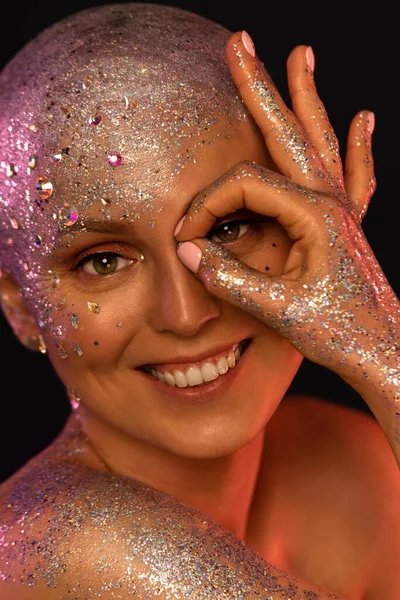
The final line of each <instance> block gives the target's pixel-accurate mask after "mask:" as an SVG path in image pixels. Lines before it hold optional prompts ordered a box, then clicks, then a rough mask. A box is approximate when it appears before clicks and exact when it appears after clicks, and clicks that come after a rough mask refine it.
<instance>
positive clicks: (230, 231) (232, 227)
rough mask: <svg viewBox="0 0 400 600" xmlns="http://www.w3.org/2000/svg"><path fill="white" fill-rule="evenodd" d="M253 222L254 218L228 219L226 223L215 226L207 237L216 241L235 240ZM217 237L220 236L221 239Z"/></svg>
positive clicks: (245, 231)
mask: <svg viewBox="0 0 400 600" xmlns="http://www.w3.org/2000/svg"><path fill="white" fill-rule="evenodd" d="M253 223H255V221H254V219H241V220H239V219H238V220H236V221H227V222H226V223H222V224H221V225H219V226H218V227H215V229H212V230H211V232H210V233H209V235H208V236H207V237H210V239H211V240H212V241H214V242H223V243H227V242H234V241H235V240H238V239H239V238H241V237H242V236H243V235H244V234H245V233H247V231H248V230H249V229H250V227H251V225H252V224H253ZM216 237H219V238H220V239H219V240H217V239H214V238H216Z"/></svg>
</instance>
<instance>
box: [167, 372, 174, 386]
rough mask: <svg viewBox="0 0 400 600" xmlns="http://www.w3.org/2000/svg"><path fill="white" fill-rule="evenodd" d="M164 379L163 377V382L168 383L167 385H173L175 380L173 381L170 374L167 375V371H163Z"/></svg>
mask: <svg viewBox="0 0 400 600" xmlns="http://www.w3.org/2000/svg"><path fill="white" fill-rule="evenodd" d="M164 377H165V382H166V383H168V385H175V379H174V376H173V375H171V373H168V371H165V373H164Z"/></svg>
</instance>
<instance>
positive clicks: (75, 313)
mask: <svg viewBox="0 0 400 600" xmlns="http://www.w3.org/2000/svg"><path fill="white" fill-rule="evenodd" d="M225 50H226V61H225V56H224V52H225ZM313 68H314V56H313V53H312V50H311V49H310V48H307V47H305V46H298V47H297V48H295V49H294V50H293V52H292V53H291V55H290V57H289V60H288V81H289V87H290V93H291V98H292V102H293V109H294V112H291V111H289V110H288V109H287V108H286V107H285V105H284V104H283V101H282V100H281V98H280V96H279V94H278V92H277V90H276V89H275V87H274V85H273V83H272V81H271V80H270V78H269V76H268V74H267V73H266V72H265V70H264V69H263V67H262V65H261V64H260V63H259V61H258V59H257V57H256V55H255V51H254V47H253V45H252V42H251V39H250V38H249V36H248V34H247V33H245V32H239V33H236V34H233V35H230V33H229V32H227V31H226V30H225V29H223V28H222V27H220V26H219V25H217V24H215V23H212V22H210V21H208V20H206V19H204V18H202V17H198V16H196V15H193V14H191V13H188V12H185V11H181V10H178V9H176V8H170V7H161V6H158V5H150V4H149V5H146V4H124V5H107V6H103V7H98V8H91V9H89V10H85V11H82V12H79V13H77V14H75V15H73V16H71V17H70V18H68V19H66V20H63V21H61V22H59V23H58V24H56V25H54V26H52V27H50V28H49V29H47V30H45V31H44V32H43V33H41V34H40V35H39V36H38V37H37V38H36V39H35V40H33V41H32V42H31V43H30V44H28V46H27V47H25V48H24V49H23V50H21V51H20V52H19V53H18V55H17V56H16V57H15V59H13V60H12V61H11V62H10V63H9V65H8V66H7V67H6V68H5V69H4V71H3V73H2V75H1V89H2V99H1V115H2V116H1V146H2V152H3V158H2V161H3V162H2V163H1V165H2V174H3V179H2V200H1V239H2V244H1V251H0V252H1V254H0V261H1V267H2V273H3V276H2V278H1V297H2V306H3V310H4V313H5V315H6V317H7V319H8V321H9V323H10V325H11V326H12V328H13V331H14V332H15V334H16V336H17V337H18V338H19V339H20V340H21V341H22V343H24V344H26V345H28V346H29V347H32V348H36V349H37V350H39V351H41V352H43V353H45V352H47V354H48V356H49V359H50V361H51V364H52V365H53V367H54V369H55V371H56V373H57V374H58V376H59V378H60V380H61V381H62V383H63V384H64V385H65V387H66V390H67V392H68V396H69V398H70V401H71V406H72V409H73V410H72V411H71V416H70V418H69V419H68V421H67V423H66V425H65V427H64V429H63V431H62V432H61V433H60V435H59V436H58V437H57V439H56V440H55V441H54V442H53V443H52V444H50V445H49V446H48V447H47V448H46V449H45V450H44V451H42V452H40V453H39V454H38V455H37V456H35V457H34V458H33V459H31V460H30V461H29V462H28V463H27V464H26V465H25V466H24V467H22V468H21V469H20V470H19V471H18V472H17V473H15V474H14V475H13V476H12V477H10V478H9V479H8V480H7V481H6V482H5V483H4V484H3V485H2V487H1V515H2V516H1V522H2V538H1V546H0V548H1V549H0V565H1V571H0V572H1V578H0V591H1V594H0V595H1V597H2V598H5V600H14V599H15V598H18V599H19V600H23V599H25V598H26V599H27V600H31V599H33V600H35V599H36V598H40V599H41V600H47V599H53V598H77V599H83V598H97V597H99V598H121V599H125V598H130V597H134V596H135V597H137V598H152V597H156V596H157V597H161V598H196V599H197V598H198V599H202V598H228V597H229V598H267V597H268V598H274V599H275V598H289V597H290V598H292V599H296V600H297V599H299V598H351V599H368V600H374V599H378V598H379V599H380V598H385V599H388V600H392V599H393V600H394V599H395V598H396V597H397V596H398V593H399V591H400V579H399V575H398V573H397V570H396V563H397V561H398V556H399V545H400V542H399V537H400V521H399V516H398V510H397V506H398V499H399V496H400V484H399V478H398V465H399V464H400V456H399V445H398V441H399V440H398V437H396V433H397V429H396V427H397V420H396V417H397V413H398V411H397V408H396V407H397V404H396V402H397V400H398V392H399V390H398V380H397V378H398V376H399V364H398V351H397V348H398V339H399V336H398V333H399V331H398V328H399V327H398V314H399V302H398V299H397V298H396V296H395V294H394V292H393V290H392V289H391V287H390V285H389V284H388V282H387V281H386V279H385V277H384V275H383V272H382V270H381V269H380V267H379V265H378V263H377V261H376V259H375V257H374V255H373V253H372V251H371V249H370V248H369V245H368V243H367V241H366V239H365V237H364V235H363V233H362V230H361V227H360V221H361V218H362V216H363V215H364V214H365V211H366V209H367V205H368V202H369V199H370V197H371V195H372V193H373V190H374V177H373V166H372V156H371V145H370V141H371V133H372V129H373V115H372V114H370V113H368V112H366V111H363V112H361V113H359V114H358V115H357V116H356V117H355V119H354V121H353V122H352V124H351V126H350V131H349V144H348V152H347V157H346V165H345V172H346V175H345V177H344V178H343V174H342V166H341V163H340V158H339V154H338V149H337V142H336V138H335V135H334V133H333V131H332V129H331V127H330V125H329V122H328V120H327V117H326V114H325V112H324V108H323V105H322V104H321V102H320V100H319V99H318V96H317V93H316V91H315V87H314V83H313ZM185 215H187V216H186V218H185V219H183V217H184V216H185ZM205 236H206V237H205ZM177 242H178V243H177ZM304 356H306V357H308V358H309V359H311V360H312V361H314V362H316V363H318V364H320V365H323V366H325V367H327V368H328V369H331V370H332V371H334V372H336V373H337V374H339V375H340V376H341V377H342V378H343V379H344V380H345V381H346V382H348V383H349V385H351V386H352V387H353V388H354V389H355V390H356V391H357V392H358V393H359V394H360V395H361V397H362V398H363V399H364V400H365V402H366V403H367V405H368V406H369V407H370V408H371V410H372V411H373V413H374V415H375V416H376V421H375V420H373V419H371V418H369V417H368V416H367V415H364V414H360V413H359V412H355V411H352V410H351V409H347V408H345V407H339V406H334V405H329V404H325V403H322V402H319V401H318V400H317V399H312V398H301V397H300V398H298V397H292V398H290V397H286V398H285V402H282V400H283V398H284V397H285V392H286V390H287V388H288V387H289V385H290V382H291V381H292V379H293V377H294V375H295V374H296V371H297V370H298V368H299V366H300V364H301V362H302V359H303V357H304Z"/></svg>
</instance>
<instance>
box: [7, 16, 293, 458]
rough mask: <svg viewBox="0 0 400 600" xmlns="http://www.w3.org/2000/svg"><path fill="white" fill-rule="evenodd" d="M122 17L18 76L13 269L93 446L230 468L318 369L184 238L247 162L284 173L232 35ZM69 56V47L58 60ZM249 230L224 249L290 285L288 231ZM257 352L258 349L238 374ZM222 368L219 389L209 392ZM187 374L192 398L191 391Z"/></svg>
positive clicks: (226, 239) (199, 23) (65, 41)
mask: <svg viewBox="0 0 400 600" xmlns="http://www.w3.org/2000/svg"><path fill="white" fill-rule="evenodd" d="M121 6H122V8H121V7H119V8H118V10H117V12H115V10H116V9H115V8H113V7H112V6H111V7H103V8H102V9H92V18H91V21H90V22H91V28H90V30H87V29H85V25H84V24H85V22H86V18H87V17H85V16H84V14H85V13H86V12H87V11H83V13H81V16H80V17H72V18H71V19H70V20H69V21H67V22H66V24H64V25H62V26H61V25H60V26H56V27H55V28H54V29H53V30H51V31H50V32H45V34H42V35H43V37H42V38H41V39H40V42H35V41H34V43H33V44H34V46H33V50H35V44H36V50H35V51H36V55H37V56H41V57H42V58H41V59H40V60H38V61H37V63H36V62H35V64H34V65H33V66H32V73H31V74H30V75H29V74H27V73H25V74H24V72H23V69H22V70H21V65H24V56H23V55H22V58H21V57H20V58H19V59H17V61H16V63H15V64H14V66H11V67H9V69H8V71H6V72H5V74H4V75H3V79H5V82H6V83H7V82H8V87H7V85H6V86H5V87H6V88H7V89H9V88H10V89H11V83H10V82H11V80H13V81H15V78H16V75H18V77H19V80H20V81H21V82H22V80H24V81H27V82H28V83H27V85H28V86H29V85H30V86H31V87H30V88H29V94H30V96H29V95H27V91H26V89H25V93H24V94H21V98H23V100H22V101H21V102H20V103H19V105H18V109H17V108H16V109H15V110H14V112H13V114H12V115H11V116H10V117H9V118H8V120H7V116H6V118H5V119H4V122H3V124H2V131H3V133H2V141H3V148H5V149H6V151H7V152H8V156H7V159H6V157H5V158H4V160H3V161H2V170H3V176H4V181H5V184H4V185H3V188H2V209H1V210H2V212H1V215H2V216H1V219H2V236H3V239H4V240H5V242H6V243H5V244H4V245H3V248H2V251H1V254H0V257H1V260H2V263H3V268H4V269H5V270H6V271H9V272H11V273H12V274H13V276H14V278H15V280H16V281H17V282H18V285H19V287H20V288H21V290H22V294H23V297H24V298H25V302H26V306H28V307H29V310H30V311H31V313H32V314H33V316H34V318H35V320H36V322H37V323H38V324H39V327H40V331H41V333H42V334H43V336H44V338H45V340H46V343H47V346H48V354H49V357H50V360H51V362H52V364H53V366H54V368H55V370H56V372H57V373H58V375H59V376H60V378H61V380H62V381H63V383H64V384H65V385H66V386H67V389H68V392H69V395H70V398H71V401H72V402H73V405H74V406H75V407H77V406H78V403H77V400H78V399H79V400H80V406H79V411H80V413H81V418H82V420H83V421H84V422H85V423H86V429H87V430H88V431H90V427H91V426H93V423H96V422H101V423H102V424H103V427H106V429H107V428H108V429H109V430H110V431H111V430H112V431H114V432H115V431H116V432H117V435H120V436H121V438H123V437H125V438H127V439H129V440H135V441H136V442H137V443H138V444H144V445H149V446H151V447H156V448H159V449H163V450H167V451H169V452H172V453H174V454H178V455H182V456H192V457H205V456H219V455H220V456H221V455H225V454H228V453H230V452H232V451H234V450H235V449H237V448H240V447H242V446H243V445H245V444H247V443H248V442H249V441H250V440H251V439H252V438H253V437H254V436H255V435H256V434H257V433H258V432H259V431H260V429H261V428H262V427H263V425H265V423H266V422H267V421H268V419H269V418H270V417H271V415H272V414H273V412H274V410H275V409H276V407H277V406H278V404H279V402H280V400H281V399H282V397H283V395H284V393H285V391H286V389H287V388H288V386H289V385H290V383H291V381H292V379H293V377H294V375H295V373H296V371H297V369H298V367H299V365H300V363H301V360H302V357H301V355H300V354H299V353H298V352H297V351H296V350H295V349H294V348H293V347H292V346H291V345H290V344H289V342H287V341H286V340H285V339H284V338H282V337H280V336H279V335H278V334H277V333H275V331H273V330H272V329H269V328H267V327H265V326H264V325H263V324H262V323H260V322H259V321H258V320H257V319H256V318H254V317H252V316H250V315H248V314H247V313H245V312H244V311H242V310H241V309H240V308H238V307H236V306H233V305H231V304H229V303H227V302H224V301H221V300H219V299H217V298H215V297H213V296H212V295H210V294H209V293H208V292H207V291H206V290H205V289H204V287H203V286H202V284H201V283H200V282H199V281H198V280H197V279H196V277H195V276H194V275H193V274H192V273H191V272H189V271H188V270H187V269H186V268H185V267H184V266H183V265H182V263H181V262H180V260H179V259H178V257H177V255H176V247H177V244H176V241H175V239H174V237H173V231H174V229H175V226H176V224H177V222H178V220H179V219H180V218H181V217H182V215H183V214H184V213H185V212H186V210H187V208H188V206H189V204H190V202H191V201H192V200H193V198H194V196H195V195H196V194H197V193H198V192H200V191H201V190H202V189H204V188H205V187H206V186H208V185H210V184H211V183H212V182H214V181H215V180H216V179H218V177H220V176H222V175H223V174H224V173H225V172H226V171H227V170H228V169H229V168H230V167H232V166H233V165H234V164H236V163H237V162H239V161H241V160H250V161H255V162H257V163H259V164H263V165H265V166H271V164H270V161H269V157H268V154H267V152H266V149H265V146H264V143H263V141H262V138H261V136H260V134H259V132H258V130H257V129H256V128H255V127H254V124H253V122H252V120H251V118H250V117H249V115H248V114H247V112H246V110H245V109H244V107H243V104H242V102H241V100H240V98H239V97H238V95H237V92H236V90H235V88H234V87H233V84H232V83H231V81H230V78H229V73H227V72H226V67H225V64H224V59H223V47H224V41H225V40H226V37H227V33H228V32H226V31H225V30H223V29H222V28H220V27H219V26H217V25H215V24H211V23H210V22H208V21H205V20H204V19H202V18H200V17H196V16H194V15H190V14H189V13H183V11H178V10H177V9H169V8H168V7H162V9H160V7H158V9H157V7H151V6H150V5H149V7H147V8H143V6H142V8H140V7H139V6H138V5H137V6H136V7H135V6H134V5H133V8H132V6H131V5H121ZM157 10H161V12H162V13H163V15H161V14H158V13H157ZM118 11H119V12H118ZM129 11H137V12H134V13H132V12H129ZM146 11H147V12H146ZM149 11H150V12H149ZM169 11H171V12H169ZM132 14H135V17H136V21H133V19H132V18H127V15H128V16H129V15H132ZM93 15H94V17H93ZM154 15H155V16H154ZM177 16H179V19H177ZM166 17H168V18H169V19H170V23H169V27H166V21H165V19H166ZM96 19H97V21H96ZM74 23H75V26H74V27H72V26H73V25H74ZM96 23H97V25H96ZM76 24H78V27H76ZM79 25H80V27H81V30H80V29H79ZM60 27H61V29H60ZM96 27H97V28H96ZM146 27H147V29H146ZM174 28H175V29H174ZM113 29H114V34H115V35H112V30H113ZM207 30H210V31H208V36H207V38H206V37H205V34H206V32H207ZM162 32H164V35H163V34H162ZM165 32H167V34H166V35H165ZM189 34H190V38H189V37H188V36H189ZM210 34H212V35H211V37H210ZM73 36H75V37H73ZM76 36H78V37H76ZM79 36H80V38H79ZM188 39H190V44H189V46H188V44H187V41H188ZM204 39H211V40H213V41H212V42H211V43H210V46H209V47H207V46H205V45H204ZM106 40H108V42H107V43H106ZM109 40H111V42H110V41H109ZM51 41H52V42H54V43H56V44H59V46H58V47H56V48H54V47H53V45H51V46H50V47H51V48H53V50H52V52H53V55H52V57H50V58H49V57H47V55H46V54H45V53H44V48H46V47H49V42H51ZM107 44H108V45H107ZM213 44H214V47H213ZM127 48H128V49H127ZM148 48H152V49H153V51H152V53H151V56H150V60H149V56H148V54H146V53H147V51H148ZM25 52H26V53H28V52H29V55H30V56H31V55H32V50H29V49H28V50H26V51H25ZM166 55H167V59H166V58H165V56H166ZM26 56H27V54H26ZM33 56H35V53H34V52H33ZM35 60H36V59H35ZM39 66H40V69H39ZM24 68H25V67H24ZM28 70H29V69H28ZM39 72H40V73H41V74H40V76H39ZM35 73H36V76H35ZM193 73H194V76H193ZM38 78H39V81H38ZM33 80H35V85H33V83H32V82H33ZM29 82H30V83H29ZM13 85H14V88H13V89H14V100H15V98H16V96H15V89H17V90H18V87H15V85H16V84H15V83H14V84H13ZM20 86H22V83H21V84H20ZM9 100H10V99H8V104H10V102H9ZM248 218H251V219H252V222H250V223H249V222H248V221H247V219H248ZM238 219H242V220H243V219H246V222H245V223H239V224H236V225H235V224H232V223H231V224H230V226H226V225H225V226H224V225H223V224H221V223H218V222H217V223H216V224H215V227H214V228H213V230H212V231H211V232H210V234H209V235H210V238H211V239H213V240H214V241H216V242H218V243H224V244H226V245H227V247H228V248H230V249H231V250H232V251H233V252H234V253H235V254H236V255H237V256H238V258H239V259H241V260H243V261H245V262H246V263H248V264H249V265H251V266H253V267H255V268H257V269H259V270H260V271H263V272H268V273H269V274H271V275H272V274H273V275H277V274H279V273H280V272H281V271H282V268H283V264H284V262H285V259H286V257H287V254H288V252H289V249H290V246H291V242H290V240H289V238H288V236H287V235H286V233H285V231H284V230H283V229H282V227H281V226H280V225H279V224H278V223H277V222H276V221H275V220H271V219H266V218H265V217H261V216H258V215H254V214H253V215H251V214H250V213H248V212H247V213H243V212H242V211H241V213H235V214H234V215H231V216H230V217H225V218H224V219H223V221H224V223H226V222H228V221H232V220H238ZM244 339H251V340H252V341H251V344H250V345H249V346H248V348H247V349H246V350H245V353H244V355H243V356H242V357H240V358H239V360H238V364H237V365H236V366H233V362H234V360H233V358H232V355H231V356H229V354H230V353H231V352H234V351H235V348H236V345H237V344H238V343H239V342H241V341H242V340H244ZM236 356H237V355H236ZM207 357H210V359H209V360H208V361H207V360H206V358H207ZM226 357H227V360H228V363H226V362H224V361H225V358H226ZM207 362H208V363H209V364H210V363H211V365H213V366H208V367H207V366H205V363H207ZM227 364H228V365H231V368H228V367H227ZM150 368H153V375H154V374H156V371H158V373H161V381H159V380H158V379H156V378H155V377H154V376H153V375H152V374H151V373H149V370H150ZM189 368H190V369H191V371H190V374H188V369H189ZM216 368H217V370H218V369H219V371H220V376H219V377H218V378H217V379H214V380H213V381H211V382H210V383H206V384H203V385H195V382H196V381H198V380H197V379H196V377H199V373H200V372H201V373H202V374H203V375H204V376H205V377H206V378H213V377H215V376H216V371H215V369H216ZM227 368H228V372H227V373H226V374H223V371H225V370H226V369H227ZM176 371H180V372H181V373H183V374H184V375H187V376H188V378H189V380H190V382H191V383H190V384H189V385H187V386H186V387H182V388H181V387H180V385H184V382H185V380H184V379H183V380H182V378H181V379H179V378H180V375H179V374H177V373H176ZM166 373H169V375H168V374H167V375H166ZM174 373H175V378H174V379H172V380H171V376H173V375H174ZM158 377H160V375H158ZM191 377H193V379H191ZM164 379H166V381H164ZM182 381H183V383H182ZM168 382H169V383H168ZM171 383H172V384H174V385H170V384H171ZM191 384H193V385H191ZM91 424H92V425H91Z"/></svg>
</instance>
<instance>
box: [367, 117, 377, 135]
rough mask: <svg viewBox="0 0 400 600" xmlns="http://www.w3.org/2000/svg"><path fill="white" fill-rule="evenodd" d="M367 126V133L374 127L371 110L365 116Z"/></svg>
mask: <svg viewBox="0 0 400 600" xmlns="http://www.w3.org/2000/svg"><path fill="white" fill-rule="evenodd" d="M367 128H368V131H369V133H370V134H371V133H372V132H373V131H374V129H375V115H374V113H373V112H369V113H368V117H367Z"/></svg>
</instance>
